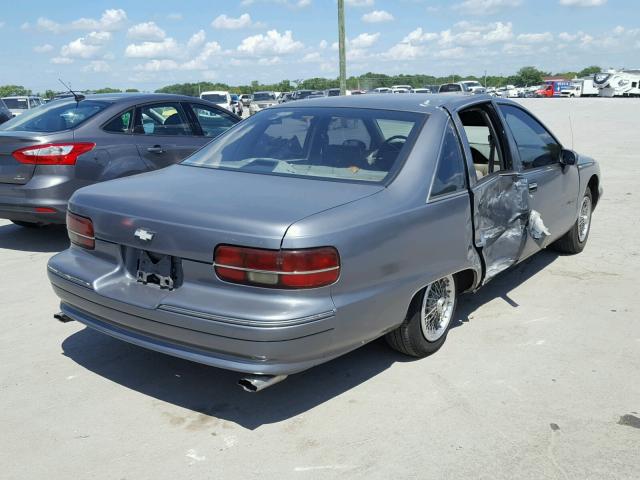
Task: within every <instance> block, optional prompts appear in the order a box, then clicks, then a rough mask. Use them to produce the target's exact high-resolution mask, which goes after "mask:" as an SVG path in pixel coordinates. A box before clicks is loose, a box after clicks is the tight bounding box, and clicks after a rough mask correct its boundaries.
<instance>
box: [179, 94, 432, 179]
mask: <svg viewBox="0 0 640 480" xmlns="http://www.w3.org/2000/svg"><path fill="white" fill-rule="evenodd" d="M424 119H425V115H423V114H420V113H413V112H396V111H388V110H372V109H356V108H331V109H330V108H318V107H315V108H289V109H285V108H278V109H276V110H264V111H262V112H260V113H258V114H256V115H254V116H252V117H250V118H249V119H247V120H245V121H243V122H241V123H239V124H238V125H237V126H236V127H234V128H232V129H231V130H229V131H228V132H227V133H225V134H223V135H222V136H220V137H218V138H217V139H216V140H214V141H213V142H212V143H210V144H209V145H207V146H206V147H204V148H203V149H201V150H199V151H198V152H196V153H195V154H194V155H192V156H191V157H189V158H187V159H186V160H185V161H184V162H183V164H184V165H191V166H197V167H207V168H217V169H228V170H240V171H243V172H249V173H261V174H265V175H290V176H297V177H309V178H327V179H340V180H351V181H364V182H383V181H384V180H385V179H386V178H387V176H389V175H390V174H391V173H393V172H395V171H396V170H397V169H398V168H400V164H401V163H402V159H403V157H404V156H405V155H406V153H407V150H409V149H410V145H411V144H412V142H413V139H414V137H415V136H416V135H417V132H418V130H419V129H420V126H421V124H422V123H423V121H424Z"/></svg>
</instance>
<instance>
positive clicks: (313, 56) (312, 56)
mask: <svg viewBox="0 0 640 480" xmlns="http://www.w3.org/2000/svg"><path fill="white" fill-rule="evenodd" d="M320 58H321V55H320V52H310V53H307V54H306V55H305V56H304V57H302V60H301V61H302V62H305V63H306V62H309V63H316V62H317V61H318V60H320Z"/></svg>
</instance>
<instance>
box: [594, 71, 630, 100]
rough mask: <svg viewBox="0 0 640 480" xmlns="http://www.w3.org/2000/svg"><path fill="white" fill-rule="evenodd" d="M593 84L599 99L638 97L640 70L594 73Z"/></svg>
mask: <svg viewBox="0 0 640 480" xmlns="http://www.w3.org/2000/svg"><path fill="white" fill-rule="evenodd" d="M593 83H594V84H595V85H596V87H598V89H599V90H600V93H599V95H600V96H601V97H638V96H640V70H607V71H606V72H602V73H596V74H595V75H594V76H593Z"/></svg>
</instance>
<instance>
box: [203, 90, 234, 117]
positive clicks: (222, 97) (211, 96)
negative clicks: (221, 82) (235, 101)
mask: <svg viewBox="0 0 640 480" xmlns="http://www.w3.org/2000/svg"><path fill="white" fill-rule="evenodd" d="M200 98H201V99H202V100H207V101H208V102H211V103H215V104H216V105H217V106H219V107H222V108H225V109H227V110H229V111H230V112H231V111H232V107H231V94H230V93H229V92H225V91H223V90H211V91H208V92H202V93H201V94H200Z"/></svg>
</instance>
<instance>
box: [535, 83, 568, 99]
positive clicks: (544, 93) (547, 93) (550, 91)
mask: <svg viewBox="0 0 640 480" xmlns="http://www.w3.org/2000/svg"><path fill="white" fill-rule="evenodd" d="M570 85H571V82H569V81H567V80H564V79H561V80H560V79H558V80H545V85H544V86H543V87H542V88H540V89H539V90H536V92H535V96H536V97H554V96H559V95H560V91H561V90H562V89H563V88H567V87H569V86H570Z"/></svg>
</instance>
